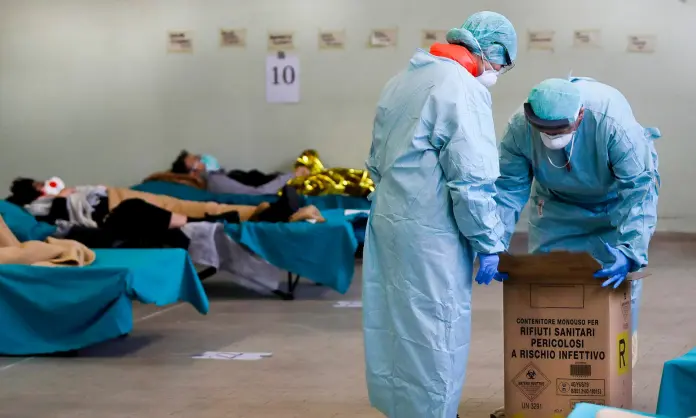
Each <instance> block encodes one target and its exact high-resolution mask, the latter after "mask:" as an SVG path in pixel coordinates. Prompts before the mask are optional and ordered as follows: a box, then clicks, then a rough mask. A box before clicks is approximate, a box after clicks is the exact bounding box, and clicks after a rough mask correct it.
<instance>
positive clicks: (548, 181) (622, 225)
mask: <svg viewBox="0 0 696 418" xmlns="http://www.w3.org/2000/svg"><path fill="white" fill-rule="evenodd" d="M658 137H659V131H657V130H656V129H645V128H643V127H642V126H641V125H640V124H639V123H638V122H637V121H636V119H635V118H634V116H633V112H632V111H631V107H630V106H629V104H628V102H627V101H626V98H624V96H623V95H622V94H621V93H619V92H618V91H617V90H616V89H614V88H612V87H609V86H607V85H605V84H602V83H599V82H597V81H595V80H592V79H588V78H572V79H570V80H564V79H550V80H546V81H544V82H542V83H541V84H539V85H537V86H536V87H534V88H533V89H532V91H531V93H530V94H529V98H528V101H527V103H525V104H524V106H523V109H520V111H519V112H518V113H517V114H515V115H514V116H513V117H512V119H511V120H510V123H509V126H508V129H507V132H506V133H505V135H504V137H503V139H502V142H501V144H500V173H501V176H500V178H499V179H498V181H497V182H496V187H497V189H498V195H497V198H496V201H497V203H498V211H499V213H500V217H501V219H502V221H503V222H504V223H505V232H506V234H505V235H506V237H505V238H506V244H509V241H510V237H511V236H512V233H513V232H514V228H515V223H516V222H517V221H518V219H519V215H520V212H521V211H522V208H523V207H524V205H525V204H526V203H527V200H529V197H530V192H531V198H532V207H531V211H530V221H529V250H530V251H531V252H547V251H551V250H569V251H585V252H588V253H590V254H592V256H593V257H594V258H596V259H597V260H599V261H600V262H601V263H602V264H603V266H604V268H603V269H602V270H600V271H599V272H597V274H596V275H595V277H597V278H598V279H601V280H603V285H604V286H607V287H609V286H611V287H618V285H619V284H620V283H621V282H623V281H624V280H625V279H626V276H627V274H628V273H630V272H635V271H637V270H639V269H641V268H643V267H645V266H647V265H648V245H649V243H650V238H651V237H652V235H653V232H654V231H655V224H656V223H657V197H658V189H659V186H660V177H659V174H658V171H657V162H658V160H657V152H656V151H655V147H654V144H653V140H654V139H656V138H658ZM532 180H536V181H535V182H534V184H533V185H532ZM510 280H514V277H512V278H510ZM640 294H641V282H640V281H637V282H632V289H631V302H632V306H633V319H632V323H631V328H632V334H633V352H634V354H635V352H636V350H637V324H638V303H639V300H640ZM635 358H636V356H635V355H634V356H633V360H634V363H635Z"/></svg>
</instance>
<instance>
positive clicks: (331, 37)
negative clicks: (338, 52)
mask: <svg viewBox="0 0 696 418" xmlns="http://www.w3.org/2000/svg"><path fill="white" fill-rule="evenodd" d="M345 46H346V31H345V30H320V31H319V49H323V50H330V49H343V48H345Z"/></svg>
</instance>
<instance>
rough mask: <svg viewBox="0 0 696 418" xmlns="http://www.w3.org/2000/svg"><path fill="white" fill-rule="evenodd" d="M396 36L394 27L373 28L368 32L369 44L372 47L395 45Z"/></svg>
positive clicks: (396, 31) (396, 32)
mask: <svg viewBox="0 0 696 418" xmlns="http://www.w3.org/2000/svg"><path fill="white" fill-rule="evenodd" d="M397 36H398V30H396V29H374V30H372V32H370V46H371V47H372V48H385V47H390V46H396V38H397Z"/></svg>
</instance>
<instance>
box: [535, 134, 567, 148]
mask: <svg viewBox="0 0 696 418" xmlns="http://www.w3.org/2000/svg"><path fill="white" fill-rule="evenodd" d="M539 135H540V136H541V142H543V143H544V145H546V147H547V148H549V149H553V150H559V149H561V148H565V147H566V145H568V144H570V141H572V140H573V133H572V132H571V133H567V134H560V135H549V134H545V133H543V132H539Z"/></svg>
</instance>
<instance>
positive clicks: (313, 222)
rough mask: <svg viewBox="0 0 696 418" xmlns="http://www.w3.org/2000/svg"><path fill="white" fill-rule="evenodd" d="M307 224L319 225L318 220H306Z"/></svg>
mask: <svg viewBox="0 0 696 418" xmlns="http://www.w3.org/2000/svg"><path fill="white" fill-rule="evenodd" d="M305 222H309V223H310V224H315V223H317V220H316V219H307V220H305Z"/></svg>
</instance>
